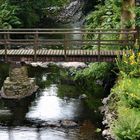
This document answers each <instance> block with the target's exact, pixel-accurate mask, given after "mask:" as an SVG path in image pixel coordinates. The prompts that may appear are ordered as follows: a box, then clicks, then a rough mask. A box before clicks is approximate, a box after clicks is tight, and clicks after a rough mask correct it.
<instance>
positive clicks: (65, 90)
mask: <svg viewBox="0 0 140 140" xmlns="http://www.w3.org/2000/svg"><path fill="white" fill-rule="evenodd" d="M80 94H81V93H80V92H79V91H77V89H76V87H75V86H73V85H67V84H59V85H58V96H59V97H61V98H64V97H68V98H75V97H79V95H80Z"/></svg>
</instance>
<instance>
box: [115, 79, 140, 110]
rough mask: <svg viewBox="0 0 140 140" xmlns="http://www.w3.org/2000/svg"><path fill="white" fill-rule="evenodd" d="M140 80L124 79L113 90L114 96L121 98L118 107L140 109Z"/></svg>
mask: <svg viewBox="0 0 140 140" xmlns="http://www.w3.org/2000/svg"><path fill="white" fill-rule="evenodd" d="M139 91H140V79H136V78H131V79H130V78H124V79H123V80H120V81H119V82H118V83H117V85H116V86H115V87H114V88H113V89H112V94H115V96H116V95H117V97H119V103H118V105H123V106H127V107H129V108H138V109H140V92H139Z"/></svg>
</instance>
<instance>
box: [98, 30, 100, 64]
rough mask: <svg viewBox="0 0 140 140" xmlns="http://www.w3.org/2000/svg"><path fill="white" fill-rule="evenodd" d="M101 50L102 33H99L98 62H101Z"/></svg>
mask: <svg viewBox="0 0 140 140" xmlns="http://www.w3.org/2000/svg"><path fill="white" fill-rule="evenodd" d="M100 49H101V33H100V31H99V33H98V62H100Z"/></svg>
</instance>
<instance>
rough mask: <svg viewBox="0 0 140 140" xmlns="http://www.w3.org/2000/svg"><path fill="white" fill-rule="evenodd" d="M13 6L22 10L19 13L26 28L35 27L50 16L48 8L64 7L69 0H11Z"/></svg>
mask: <svg viewBox="0 0 140 140" xmlns="http://www.w3.org/2000/svg"><path fill="white" fill-rule="evenodd" d="M9 1H10V3H11V4H12V5H16V6H18V7H19V8H20V11H19V12H18V13H17V14H18V17H19V18H20V19H21V21H22V24H23V26H24V27H28V28H29V27H35V26H37V25H38V24H39V23H40V21H41V20H42V19H44V18H45V17H46V16H47V15H46V14H48V13H46V11H47V8H48V7H61V6H64V5H65V4H66V3H67V2H68V1H69V0H57V1H56V0H39V1H38V0H30V1H29V0H24V1H22V2H21V1H20V0H16V1H15V0H9Z"/></svg>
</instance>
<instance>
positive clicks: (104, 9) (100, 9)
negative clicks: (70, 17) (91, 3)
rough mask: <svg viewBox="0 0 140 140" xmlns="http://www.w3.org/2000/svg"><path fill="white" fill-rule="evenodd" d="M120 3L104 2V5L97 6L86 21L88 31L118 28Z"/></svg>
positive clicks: (108, 0) (109, 0)
mask: <svg viewBox="0 0 140 140" xmlns="http://www.w3.org/2000/svg"><path fill="white" fill-rule="evenodd" d="M120 7H121V1H120V0H119V1H114V0H106V1H105V4H104V5H98V6H97V7H96V10H95V11H93V12H92V13H91V14H89V16H88V17H87V20H86V26H87V28H89V29H96V28H102V29H111V28H115V29H117V28H119V27H120V11H121V10H120Z"/></svg>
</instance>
